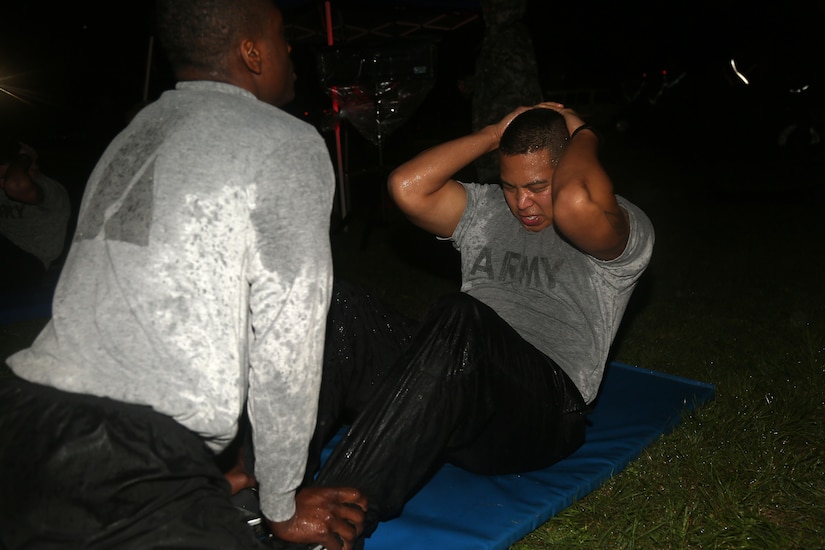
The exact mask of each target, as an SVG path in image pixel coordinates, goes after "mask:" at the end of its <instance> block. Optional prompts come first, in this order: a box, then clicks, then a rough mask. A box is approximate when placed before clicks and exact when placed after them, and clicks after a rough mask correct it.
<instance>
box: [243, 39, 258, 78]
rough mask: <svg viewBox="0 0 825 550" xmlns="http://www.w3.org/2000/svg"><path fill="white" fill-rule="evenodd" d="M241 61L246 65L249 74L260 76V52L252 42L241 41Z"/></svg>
mask: <svg viewBox="0 0 825 550" xmlns="http://www.w3.org/2000/svg"><path fill="white" fill-rule="evenodd" d="M240 49H241V59H242V60H243V62H244V65H246V68H247V69H248V70H249V72H251V73H254V74H261V71H262V70H263V60H262V59H261V51H260V50H259V49H258V46H257V44H255V41H254V40H249V39H247V40H242V41H241V44H240Z"/></svg>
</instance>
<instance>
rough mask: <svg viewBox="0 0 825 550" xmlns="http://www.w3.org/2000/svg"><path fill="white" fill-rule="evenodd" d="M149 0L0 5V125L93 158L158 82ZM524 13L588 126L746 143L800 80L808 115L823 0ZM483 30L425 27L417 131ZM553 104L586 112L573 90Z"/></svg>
mask: <svg viewBox="0 0 825 550" xmlns="http://www.w3.org/2000/svg"><path fill="white" fill-rule="evenodd" d="M151 5H152V2H150V1H146V0H144V1H134V0H133V1H119V2H106V3H97V2H94V3H92V2H49V1H42V0H41V1H29V2H14V3H7V5H5V6H4V7H3V8H2V11H3V17H2V21H3V25H2V28H3V31H2V32H0V87H2V88H3V90H4V91H5V92H6V93H3V94H0V119H2V124H3V128H4V129H5V131H6V132H7V133H8V132H11V133H16V134H17V135H19V136H20V137H21V138H22V139H24V140H28V141H30V142H34V143H35V144H36V145H37V144H40V146H41V147H43V146H48V142H55V141H63V142H69V143H71V144H72V145H73V146H74V147H75V148H78V150H79V151H82V154H83V155H86V154H87V155H88V157H89V160H88V161H86V162H88V163H91V162H93V160H94V159H95V158H96V157H97V155H98V154H99V153H100V151H101V149H102V147H103V146H104V145H105V144H106V143H107V142H108V141H109V139H110V138H111V137H112V136H113V134H114V133H115V132H117V131H118V130H119V129H120V128H122V127H123V125H124V124H125V122H126V120H128V117H129V116H130V115H131V114H132V113H133V112H134V110H135V109H137V108H138V107H140V105H141V103H142V101H143V100H144V98H146V99H148V100H150V101H151V100H153V99H155V98H156V97H157V96H158V95H159V94H160V93H161V92H162V91H163V90H164V89H165V88H167V87H169V86H170V85H171V80H170V77H169V73H168V70H167V68H166V66H165V63H164V61H163V58H162V54H161V52H160V48H159V46H158V45H157V44H156V43H154V44H152V42H151V41H150V37H151V30H152V25H151ZM281 5H282V8H283V11H284V12H285V19H286V22H287V24H289V23H290V22H291V21H293V20H295V19H298V18H301V19H302V20H303V21H310V22H315V23H316V24H317V26H318V27H319V28H320V25H321V22H322V13H321V6H322V2H312V1H305V0H283V1H282V2H281ZM332 5H333V8H334V9H341V10H344V9H345V8H346V10H349V11H344V13H345V15H344V16H342V17H347V18H348V19H347V20H346V22H347V23H349V24H358V23H359V17H362V16H363V15H359V14H364V13H369V14H370V16H371V17H372V18H373V19H374V18H375V17H386V19H387V20H392V19H393V18H397V17H399V14H400V15H401V16H403V15H404V14H410V13H413V14H414V13H415V12H416V11H421V12H428V13H430V12H431V13H437V12H438V11H442V12H451V11H455V12H461V13H464V14H466V13H472V12H474V11H475V12H476V13H479V11H480V10H479V9H478V6H479V2H477V1H472V0H455V1H449V2H432V1H429V2H428V1H426V0H419V1H418V2H413V1H400V0H399V1H396V2H391V1H385V2H375V1H372V2H364V1H362V2H358V1H354V0H339V1H338V2H335V1H333V2H332ZM433 6H439V8H434V7H433ZM359 10H360V11H359ZM525 20H526V22H527V24H528V25H529V28H530V32H531V35H532V39H533V42H534V45H535V50H536V57H537V61H538V64H539V68H540V72H541V79H542V82H541V84H542V87H543V89H544V90H546V91H548V92H550V91H559V90H575V89H599V90H603V91H604V92H605V96H604V98H603V99H602V100H600V101H603V102H604V103H606V104H609V107H610V108H609V109H607V110H606V111H605V112H606V113H607V118H605V119H604V120H598V121H597V122H598V123H600V124H603V125H611V126H612V125H616V124H624V125H627V124H631V127H632V128H633V129H637V128H639V129H640V131H644V132H648V133H650V134H655V133H657V132H661V131H663V130H664V131H667V132H670V133H672V132H673V131H674V130H677V129H678V131H677V133H680V134H683V135H693V133H694V132H699V133H700V134H701V133H710V134H713V135H716V134H718V133H719V132H720V131H721V130H722V129H723V128H724V129H725V130H724V131H726V132H727V136H726V138H725V140H724V141H725V142H727V143H729V142H732V141H735V140H736V139H739V138H742V139H745V138H747V139H752V138H753V137H754V136H755V135H758V134H759V132H760V131H761V132H764V133H765V136H764V139H765V140H766V141H767V140H769V139H770V137H771V136H770V134H771V133H776V131H777V127H778V125H780V124H785V123H786V122H785V121H784V120H779V119H780V118H781V117H783V116H794V115H793V114H787V112H790V111H792V110H797V111H798V110H799V109H800V104H801V102H800V101H799V98H797V97H790V96H789V94H788V93H787V90H788V89H789V88H791V87H794V86H801V85H802V84H808V85H809V90H808V91H807V92H806V96H808V98H807V99H806V100H805V103H804V105H802V107H801V109H802V110H805V116H810V117H814V118H816V119H817V120H818V121H820V122H821V120H822V107H821V105H822V101H821V100H822V99H823V97H825V95H824V94H823V92H822V89H823V84H825V79H823V72H825V71H823V67H825V64H824V63H823V60H825V59H824V58H825V55H823V53H822V52H821V51H820V50H822V49H823V48H821V47H819V46H820V44H819V42H820V41H821V39H820V36H821V34H822V30H823V26H825V0H794V1H791V2H783V3H781V4H780V3H778V2H773V3H769V4H760V5H757V3H754V2H748V1H744V0H722V1H710V0H699V1H694V2H688V1H684V0H681V1H678V2H653V1H651V0H644V1H635V2H625V3H619V2H612V1H608V0H598V1H581V2H562V1H545V0H531V1H530V2H529V4H528V15H527V17H526V18H525ZM483 32H484V28H483V23H482V21H481V19H480V18H476V19H475V20H473V21H472V22H470V23H468V24H466V25H463V26H461V27H460V28H458V29H456V30H452V31H449V32H442V33H440V34H438V36H436V37H435V38H436V39H437V41H438V43H439V50H438V62H437V68H438V70H437V77H438V84H437V85H436V87H435V89H434V91H433V92H432V93H431V94H430V95H431V97H429V98H428V99H427V103H426V104H425V106H423V107H422V108H421V109H420V110H421V111H423V114H421V115H420V116H421V117H424V119H423V120H420V121H419V122H418V124H419V127H420V126H421V125H424V126H426V125H428V124H429V123H430V122H429V121H433V122H434V123H440V122H443V121H444V120H445V119H455V118H461V117H464V115H465V114H466V113H467V109H468V102H467V101H466V97H465V98H462V97H461V96H460V94H457V93H456V86H457V83H458V82H459V81H461V80H462V79H466V78H467V77H469V76H471V75H472V72H473V70H474V69H473V65H474V60H475V55H476V53H477V51H478V46H479V43H480V40H481V38H482V37H483ZM317 46H319V42H318V41H317V40H316V41H313V40H305V41H303V42H298V41H296V42H293V47H294V51H293V58H294V60H295V63H296V71H297V73H298V77H299V80H298V94H299V95H298V100H296V102H295V103H294V104H293V105H291V106H289V107H288V108H289V109H292V110H293V111H294V112H295V113H296V114H298V115H299V116H306V117H308V118H310V119H311V120H310V121H311V122H316V121H317V120H316V119H315V118H313V117H314V116H315V114H316V112H320V111H321V110H323V109H326V108H328V106H329V102H328V98H327V97H326V96H325V95H324V93H323V91H322V89H321V87H320V85H319V83H318V79H317V74H316V67H315V66H314V61H313V60H314V58H313V51H314V48H316V47H317ZM150 47H152V48H153V55H152V56H151V63H149V62H148V60H149V51H150ZM731 56H736V57H737V60H738V62H739V63H740V67H743V68H747V69H749V70H751V74H753V75H754V81H753V83H752V86H751V87H750V89H748V90H747V91H743V90H739V89H736V87H735V85H736V83H735V82H732V80H731V73H730V70H729V66H728V61H729V59H730V58H731ZM147 66H149V67H151V68H150V69H149V73H148V76H149V78H148V85H147V79H146V77H147ZM663 71H666V74H664V73H663ZM680 76H681V77H682V78H681V79H679V77H680ZM645 77H646V78H647V79H648V80H649V83H648V85H649V86H650V89H649V90H648V92H647V93H648V94H650V93H652V92H651V91H650V90H657V89H658V90H659V91H664V93H663V94H662V97H661V98H659V101H658V102H657V104H656V106H655V111H654V110H653V107H652V104H651V102H650V101H649V98H646V97H645V96H642V98H641V99H637V100H635V101H634V100H631V99H628V98H629V95H630V94H631V93H632V92H633V91H634V90H635V91H638V89H639V86H640V82H641V81H642V79H643V78H645ZM663 78H665V79H669V80H667V82H674V81H676V80H677V79H679V80H678V82H679V84H678V85H675V86H672V87H667V88H666V89H665V88H664V87H663V86H662V79H663ZM657 79H658V80H657ZM9 94H14V96H16V97H13V96H12V95H9ZM546 99H557V98H556V97H546ZM558 99H563V98H558ZM645 99H648V101H647V102H645ZM566 102H567V103H572V104H573V106H574V107H576V108H578V109H581V110H584V111H587V106H585V105H577V104H576V99H569V100H567V101H566ZM304 113H306V114H304ZM427 113H429V116H430V119H429V121H428V119H426V117H427V116H428V115H427ZM771 125H772V126H771ZM821 127H822V126H820V128H821Z"/></svg>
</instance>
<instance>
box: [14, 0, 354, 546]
mask: <svg viewBox="0 0 825 550" xmlns="http://www.w3.org/2000/svg"><path fill="white" fill-rule="evenodd" d="M157 18H158V25H157V27H158V34H159V38H160V42H161V44H162V45H163V47H164V50H165V52H166V54H167V55H168V57H169V61H170V64H171V65H172V66H173V67H174V69H175V74H176V78H177V81H178V83H177V84H176V86H175V88H174V89H173V90H168V91H166V92H165V93H164V94H163V95H162V96H161V97H160V98H159V99H158V100H157V101H155V102H154V103H152V104H151V105H149V106H147V107H145V108H144V109H143V110H142V111H141V112H140V113H138V114H137V115H136V116H135V117H134V118H133V120H132V121H131V122H130V124H129V125H128V126H127V127H126V128H125V129H124V130H123V131H122V132H121V133H120V134H119V135H118V136H117V137H115V139H114V140H113V141H112V142H111V144H110V145H109V146H108V148H107V149H106V151H105V152H104V153H103V155H102V157H101V158H100V160H99V161H98V164H97V166H96V167H95V169H94V170H93V172H92V174H91V176H90V178H89V181H88V184H87V186H86V189H85V193H84V197H83V200H82V203H81V207H80V212H79V217H78V223H77V229H76V232H75V234H74V238H73V241H72V243H71V247H70V251H69V253H68V257H67V259H66V262H65V265H64V268H63V271H62V273H61V276H60V279H59V281H58V285H57V289H56V293H55V298H54V304H53V318H52V319H51V320H50V322H49V323H48V324H47V325H46V327H45V328H44V329H43V331H42V332H41V333H40V335H39V336H38V337H37V339H36V340H35V342H34V343H33V344H32V345H31V347H29V348H28V349H24V350H22V351H20V352H18V353H16V354H14V355H13V356H11V357H10V358H9V359H8V360H7V363H8V365H9V366H10V368H11V370H12V371H13V376H11V377H5V378H3V379H2V380H0V546H2V547H4V548H10V549H16V548H24V547H25V548H45V547H49V548H53V547H55V546H62V547H68V548H103V547H105V548H118V549H130V548H135V549H138V548H139V549H145V548H173V547H174V548H182V547H186V548H199V549H210V548H214V549H220V550H226V549H228V548H231V549H239V548H259V547H262V545H263V544H264V540H263V539H264V538H265V537H261V536H258V534H257V533H256V532H255V531H254V530H253V529H252V528H250V526H249V525H248V524H247V518H246V516H245V515H244V514H243V511H242V510H241V509H239V508H238V507H236V506H235V504H234V503H233V501H232V495H231V493H232V491H235V490H239V489H240V488H242V487H243V486H246V485H249V484H256V485H257V489H258V492H259V495H260V504H261V509H262V511H263V514H264V516H265V518H264V519H265V522H266V524H267V525H268V527H269V530H271V533H272V534H274V536H275V537H276V539H277V540H278V541H289V542H294V543H307V544H309V543H311V544H320V545H323V546H324V547H326V548H327V549H329V550H341V549H345V550H349V549H350V548H352V542H353V541H354V540H355V539H356V538H357V537H358V535H359V534H360V533H361V525H362V521H363V515H364V512H363V510H364V508H365V506H366V501H365V499H364V498H363V497H362V496H361V494H360V493H359V492H358V491H357V490H354V489H348V488H337V487H332V488H327V487H310V488H306V489H303V490H301V491H300V492H299V491H298V487H299V484H300V483H301V480H302V478H303V476H304V471H305V465H306V462H307V448H308V443H309V441H310V438H311V436H312V433H313V428H314V426H315V418H316V410H317V404H318V392H319V386H320V381H321V359H322V352H323V346H324V326H325V319H326V315H327V310H328V308H329V302H330V291H331V285H332V260H331V250H330V242H329V223H330V215H331V209H332V200H333V193H334V185H335V180H334V172H333V170H332V164H331V162H330V159H329V153H328V150H327V148H326V145H325V143H324V141H323V139H322V138H321V136H320V135H319V134H318V132H317V131H316V130H315V129H314V128H313V127H311V126H310V125H308V124H306V123H305V122H302V121H300V120H299V119H297V118H295V117H293V116H291V115H289V114H288V113H286V112H285V111H283V110H281V109H280V108H279V107H280V106H282V105H285V104H286V103H288V102H289V101H291V100H292V97H293V94H294V80H295V74H294V71H293V66H292V62H291V60H290V51H291V48H290V45H289V44H288V43H287V41H286V40H285V38H284V34H283V32H284V24H283V20H282V14H281V12H280V11H279V10H278V9H277V8H276V7H275V5H274V4H273V3H272V2H271V1H270V0H160V1H159V2H158V3H157ZM244 410H245V411H246V413H247V414H248V417H249V421H250V424H251V426H252V439H253V443H254V448H255V450H256V465H255V477H254V478H252V477H251V476H243V475H232V476H229V477H225V476H224V472H223V471H222V470H221V469H220V468H219V467H218V460H217V458H218V457H217V456H216V455H218V454H219V453H221V452H222V451H223V450H224V449H226V448H227V447H228V446H229V444H230V442H232V441H233V440H234V439H235V437H236V433H237V431H238V425H239V422H240V421H241V418H242V417H243V416H244ZM230 480H231V481H232V482H231V483H230ZM267 544H271V543H270V542H267Z"/></svg>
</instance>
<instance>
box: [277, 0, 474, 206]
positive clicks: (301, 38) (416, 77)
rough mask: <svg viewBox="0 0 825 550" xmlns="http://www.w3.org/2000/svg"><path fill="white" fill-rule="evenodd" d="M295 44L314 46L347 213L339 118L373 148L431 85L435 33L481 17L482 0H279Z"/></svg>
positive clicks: (342, 202) (399, 123) (379, 147)
mask: <svg viewBox="0 0 825 550" xmlns="http://www.w3.org/2000/svg"><path fill="white" fill-rule="evenodd" d="M279 5H280V7H281V9H282V11H283V12H284V15H285V23H286V33H287V37H288V38H289V40H290V42H291V43H292V44H293V46H309V47H314V48H315V49H316V59H315V71H316V73H317V76H318V79H319V81H320V85H321V87H322V88H323V90H324V92H325V93H326V94H327V95H328V96H329V99H330V102H331V112H332V114H333V116H332V117H331V120H332V128H331V130H332V132H333V133H334V140H335V158H336V165H337V170H338V206H339V211H340V216H341V218H342V220H343V219H346V217H347V215H348V212H349V184H348V178H349V174H348V168H347V164H348V159H347V155H346V153H345V150H344V149H345V148H344V146H343V145H342V135H341V130H342V127H341V123H342V121H348V122H349V123H350V124H351V125H352V126H353V127H354V128H355V129H356V130H357V131H358V132H359V133H360V134H361V135H362V136H363V137H365V138H366V139H367V140H369V141H370V142H372V143H373V144H374V145H375V146H376V147H377V152H378V166H379V167H381V166H383V147H384V140H385V138H386V137H387V136H388V135H390V134H391V133H393V132H394V131H395V130H396V129H398V128H399V127H400V126H402V125H403V124H404V122H405V121H407V120H408V119H409V117H410V116H411V115H412V114H413V113H414V112H415V110H416V109H417V108H418V107H419V106H420V104H421V102H422V101H423V100H424V98H425V97H426V96H427V94H428V93H429V92H430V90H431V89H432V87H433V86H434V83H435V64H436V57H437V52H436V46H435V43H436V41H437V39H438V37H439V35H441V34H443V33H445V32H450V31H454V30H456V29H459V28H461V27H464V26H465V25H467V24H469V23H472V22H474V21H476V20H478V19H479V18H480V12H481V7H480V0H454V1H443V2H438V1H434V0H394V1H392V2H386V1H384V2H381V1H376V0H372V1H366V0H335V1H331V0H325V1H319V0H281V1H280V2H279Z"/></svg>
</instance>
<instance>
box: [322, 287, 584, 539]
mask: <svg viewBox="0 0 825 550" xmlns="http://www.w3.org/2000/svg"><path fill="white" fill-rule="evenodd" d="M327 327H328V329H327V341H326V347H325V365H324V378H323V383H322V387H321V399H320V410H319V416H318V424H317V428H316V433H315V437H314V440H313V446H312V448H311V457H310V465H309V468H308V471H307V480H306V481H307V482H308V483H316V484H320V485H327V486H353V487H356V488H358V489H360V490H361V491H362V492H363V493H364V494H365V495H366V496H367V497H368V498H369V501H370V509H369V514H368V517H369V518H371V522H372V523H374V522H375V521H376V520H386V519H389V518H392V517H394V516H396V515H398V514H399V513H400V512H401V510H402V508H403V506H404V503H405V502H406V501H407V500H408V499H409V498H410V497H412V496H413V495H414V494H415V493H416V492H417V491H418V489H420V488H421V486H422V485H423V484H424V483H426V482H427V481H428V480H429V478H430V477H431V476H432V475H433V474H434V473H435V472H436V471H437V470H438V468H439V467H440V466H441V465H442V464H443V463H444V462H450V463H453V464H456V465H458V466H460V467H462V468H465V469H467V470H469V471H472V472H476V473H481V474H505V473H517V472H525V471H530V470H535V469H540V468H544V467H546V466H549V465H551V464H553V463H554V462H557V461H558V460H560V459H561V458H563V457H565V456H567V455H569V454H570V453H572V452H573V451H574V450H576V449H577V448H578V447H579V446H580V445H581V444H582V443H583V442H584V427H585V417H584V414H585V413H584V411H585V408H586V407H585V404H584V401H583V399H582V397H581V394H580V393H579V392H578V390H577V389H576V387H575V386H574V384H573V383H572V381H571V380H570V379H569V378H568V377H567V375H566V374H565V373H564V372H563V371H562V369H561V368H560V367H558V365H556V364H555V363H554V362H553V361H552V360H550V359H549V358H548V357H547V356H546V355H544V354H543V353H541V352H539V351H538V350H537V349H536V348H535V347H534V346H532V345H531V344H529V343H527V342H526V341H525V340H524V339H522V338H521V336H519V335H518V334H517V333H516V332H515V331H514V330H513V329H512V328H511V327H510V326H509V325H508V324H507V323H506V322H504V321H503V320H502V319H501V318H500V317H499V316H498V315H497V314H496V313H495V312H494V311H493V310H492V309H490V308H489V307H487V306H486V305H484V304H482V303H481V302H479V301H478V300H476V299H475V298H472V297H471V296H469V295H467V294H464V293H455V294H452V295H449V296H446V297H444V298H442V299H441V300H440V301H439V302H438V303H437V304H435V305H434V306H433V307H432V308H431V309H430V311H429V313H428V314H427V315H426V317H425V318H424V319H423V321H422V322H421V324H420V326H418V327H416V326H415V325H414V324H413V323H412V322H411V321H409V320H406V319H404V318H402V317H401V316H399V315H398V314H396V313H393V312H392V311H390V310H389V309H388V308H386V307H385V306H384V305H383V304H381V303H380V302H379V300H377V299H376V298H374V297H372V296H371V295H369V294H367V293H364V292H362V291H360V290H359V289H358V288H356V287H353V286H351V285H348V284H345V283H343V282H341V281H337V282H336V285H335V289H334V294H333V300H332V304H331V309H330V313H329V316H328V325H327ZM342 423H351V427H350V428H349V431H348V432H347V434H346V435H345V437H344V439H343V440H342V441H341V442H340V443H339V444H338V445H337V446H336V448H335V450H334V451H333V453H332V455H331V456H330V457H329V459H328V460H327V461H326V463H325V464H324V465H323V467H322V468H321V470H320V472H319V473H318V476H317V479H315V480H314V481H312V480H311V477H312V475H313V474H314V473H315V469H316V467H317V465H318V464H319V462H320V451H321V449H322V447H323V446H324V444H325V443H327V442H328V441H329V440H330V438H331V437H332V436H333V435H334V434H335V433H336V432H337V430H338V429H339V427H340V426H341V425H342ZM368 527H369V528H370V531H371V529H374V527H375V525H374V524H373V525H369V526H368Z"/></svg>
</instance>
